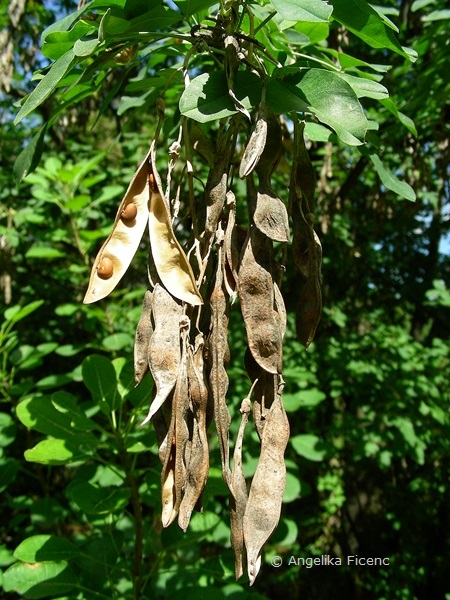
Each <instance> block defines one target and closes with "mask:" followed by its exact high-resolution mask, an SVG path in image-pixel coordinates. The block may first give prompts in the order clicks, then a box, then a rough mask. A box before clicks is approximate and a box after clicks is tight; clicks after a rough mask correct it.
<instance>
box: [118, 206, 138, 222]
mask: <svg viewBox="0 0 450 600" xmlns="http://www.w3.org/2000/svg"><path fill="white" fill-rule="evenodd" d="M136 215H137V206H136V204H133V202H130V204H127V205H126V206H125V207H124V208H123V210H122V212H121V213H120V218H121V219H122V221H127V222H128V221H134V219H135V218H136Z"/></svg>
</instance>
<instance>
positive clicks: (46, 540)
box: [14, 535, 80, 563]
mask: <svg viewBox="0 0 450 600" xmlns="http://www.w3.org/2000/svg"><path fill="white" fill-rule="evenodd" d="M79 554H80V551H79V549H78V548H77V547H76V546H75V545H74V544H72V543H71V542H69V540H66V539H65V538H62V537H56V536H54V535H33V536H31V537H29V538H26V539H25V540H24V541H23V542H22V543H21V544H19V545H18V546H17V548H16V549H15V550H14V556H15V557H16V558H17V559H18V560H21V561H23V562H27V563H33V562H41V561H44V560H45V561H48V560H50V561H54V560H69V559H71V558H73V557H75V556H79Z"/></svg>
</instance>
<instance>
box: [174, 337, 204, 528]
mask: <svg viewBox="0 0 450 600" xmlns="http://www.w3.org/2000/svg"><path fill="white" fill-rule="evenodd" d="M203 346H204V343H203V335H202V334H199V336H197V339H196V344H195V351H193V350H192V347H190V348H189V349H188V363H187V373H188V382H189V396H190V401H191V404H192V410H193V419H194V422H193V431H192V439H191V451H190V457H189V462H188V464H187V476H186V487H185V490H184V495H183V499H182V500H181V504H180V512H179V515H178V524H179V526H180V527H181V529H183V531H186V529H187V527H188V525H189V520H190V518H191V514H192V511H193V510H194V508H195V506H196V505H197V503H198V502H199V499H200V496H201V494H202V492H203V489H204V487H205V485H206V480H207V478H208V471H209V451H208V438H207V435H206V413H207V404H208V388H207V387H206V383H205V380H204V367H203Z"/></svg>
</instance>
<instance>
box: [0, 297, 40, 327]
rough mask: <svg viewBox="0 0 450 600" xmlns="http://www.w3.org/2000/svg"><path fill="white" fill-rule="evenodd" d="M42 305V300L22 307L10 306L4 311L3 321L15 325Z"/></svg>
mask: <svg viewBox="0 0 450 600" xmlns="http://www.w3.org/2000/svg"><path fill="white" fill-rule="evenodd" d="M43 304H44V301H43V300H35V301H34V302H30V304H27V305H26V306H24V307H21V306H19V305H18V304H17V305H16V306H11V307H10V308H7V309H6V310H5V313H4V314H5V319H6V320H7V321H11V323H17V322H18V321H21V320H22V319H24V318H25V317H28V315H30V314H31V313H33V312H34V311H35V310H37V309H38V308H39V307H40V306H42V305H43Z"/></svg>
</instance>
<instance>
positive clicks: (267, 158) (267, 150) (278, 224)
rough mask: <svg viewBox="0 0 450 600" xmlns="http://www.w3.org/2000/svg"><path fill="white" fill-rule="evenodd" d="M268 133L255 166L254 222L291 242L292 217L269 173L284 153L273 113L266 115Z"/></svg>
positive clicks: (272, 236) (280, 239)
mask: <svg viewBox="0 0 450 600" xmlns="http://www.w3.org/2000/svg"><path fill="white" fill-rule="evenodd" d="M266 118H267V123H268V133H267V141H266V145H265V147H264V151H263V152H262V154H261V157H260V159H259V162H258V164H257V165H256V167H255V170H256V172H257V173H258V177H259V186H258V191H257V193H256V206H255V208H254V213H253V221H254V223H255V225H256V227H257V228H258V229H259V230H260V231H262V233H264V234H265V235H267V237H269V238H270V239H271V240H274V241H276V242H289V238H290V233H289V216H288V212H287V208H286V206H285V205H284V203H283V201H282V200H281V199H280V198H279V197H278V196H277V195H276V194H275V192H274V191H273V189H272V187H271V184H270V176H271V174H272V172H273V171H274V169H275V167H276V165H277V164H278V162H279V160H280V158H281V154H282V138H281V126H280V122H279V119H278V117H276V116H275V115H274V114H273V113H272V112H269V113H268V115H267V117H266Z"/></svg>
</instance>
